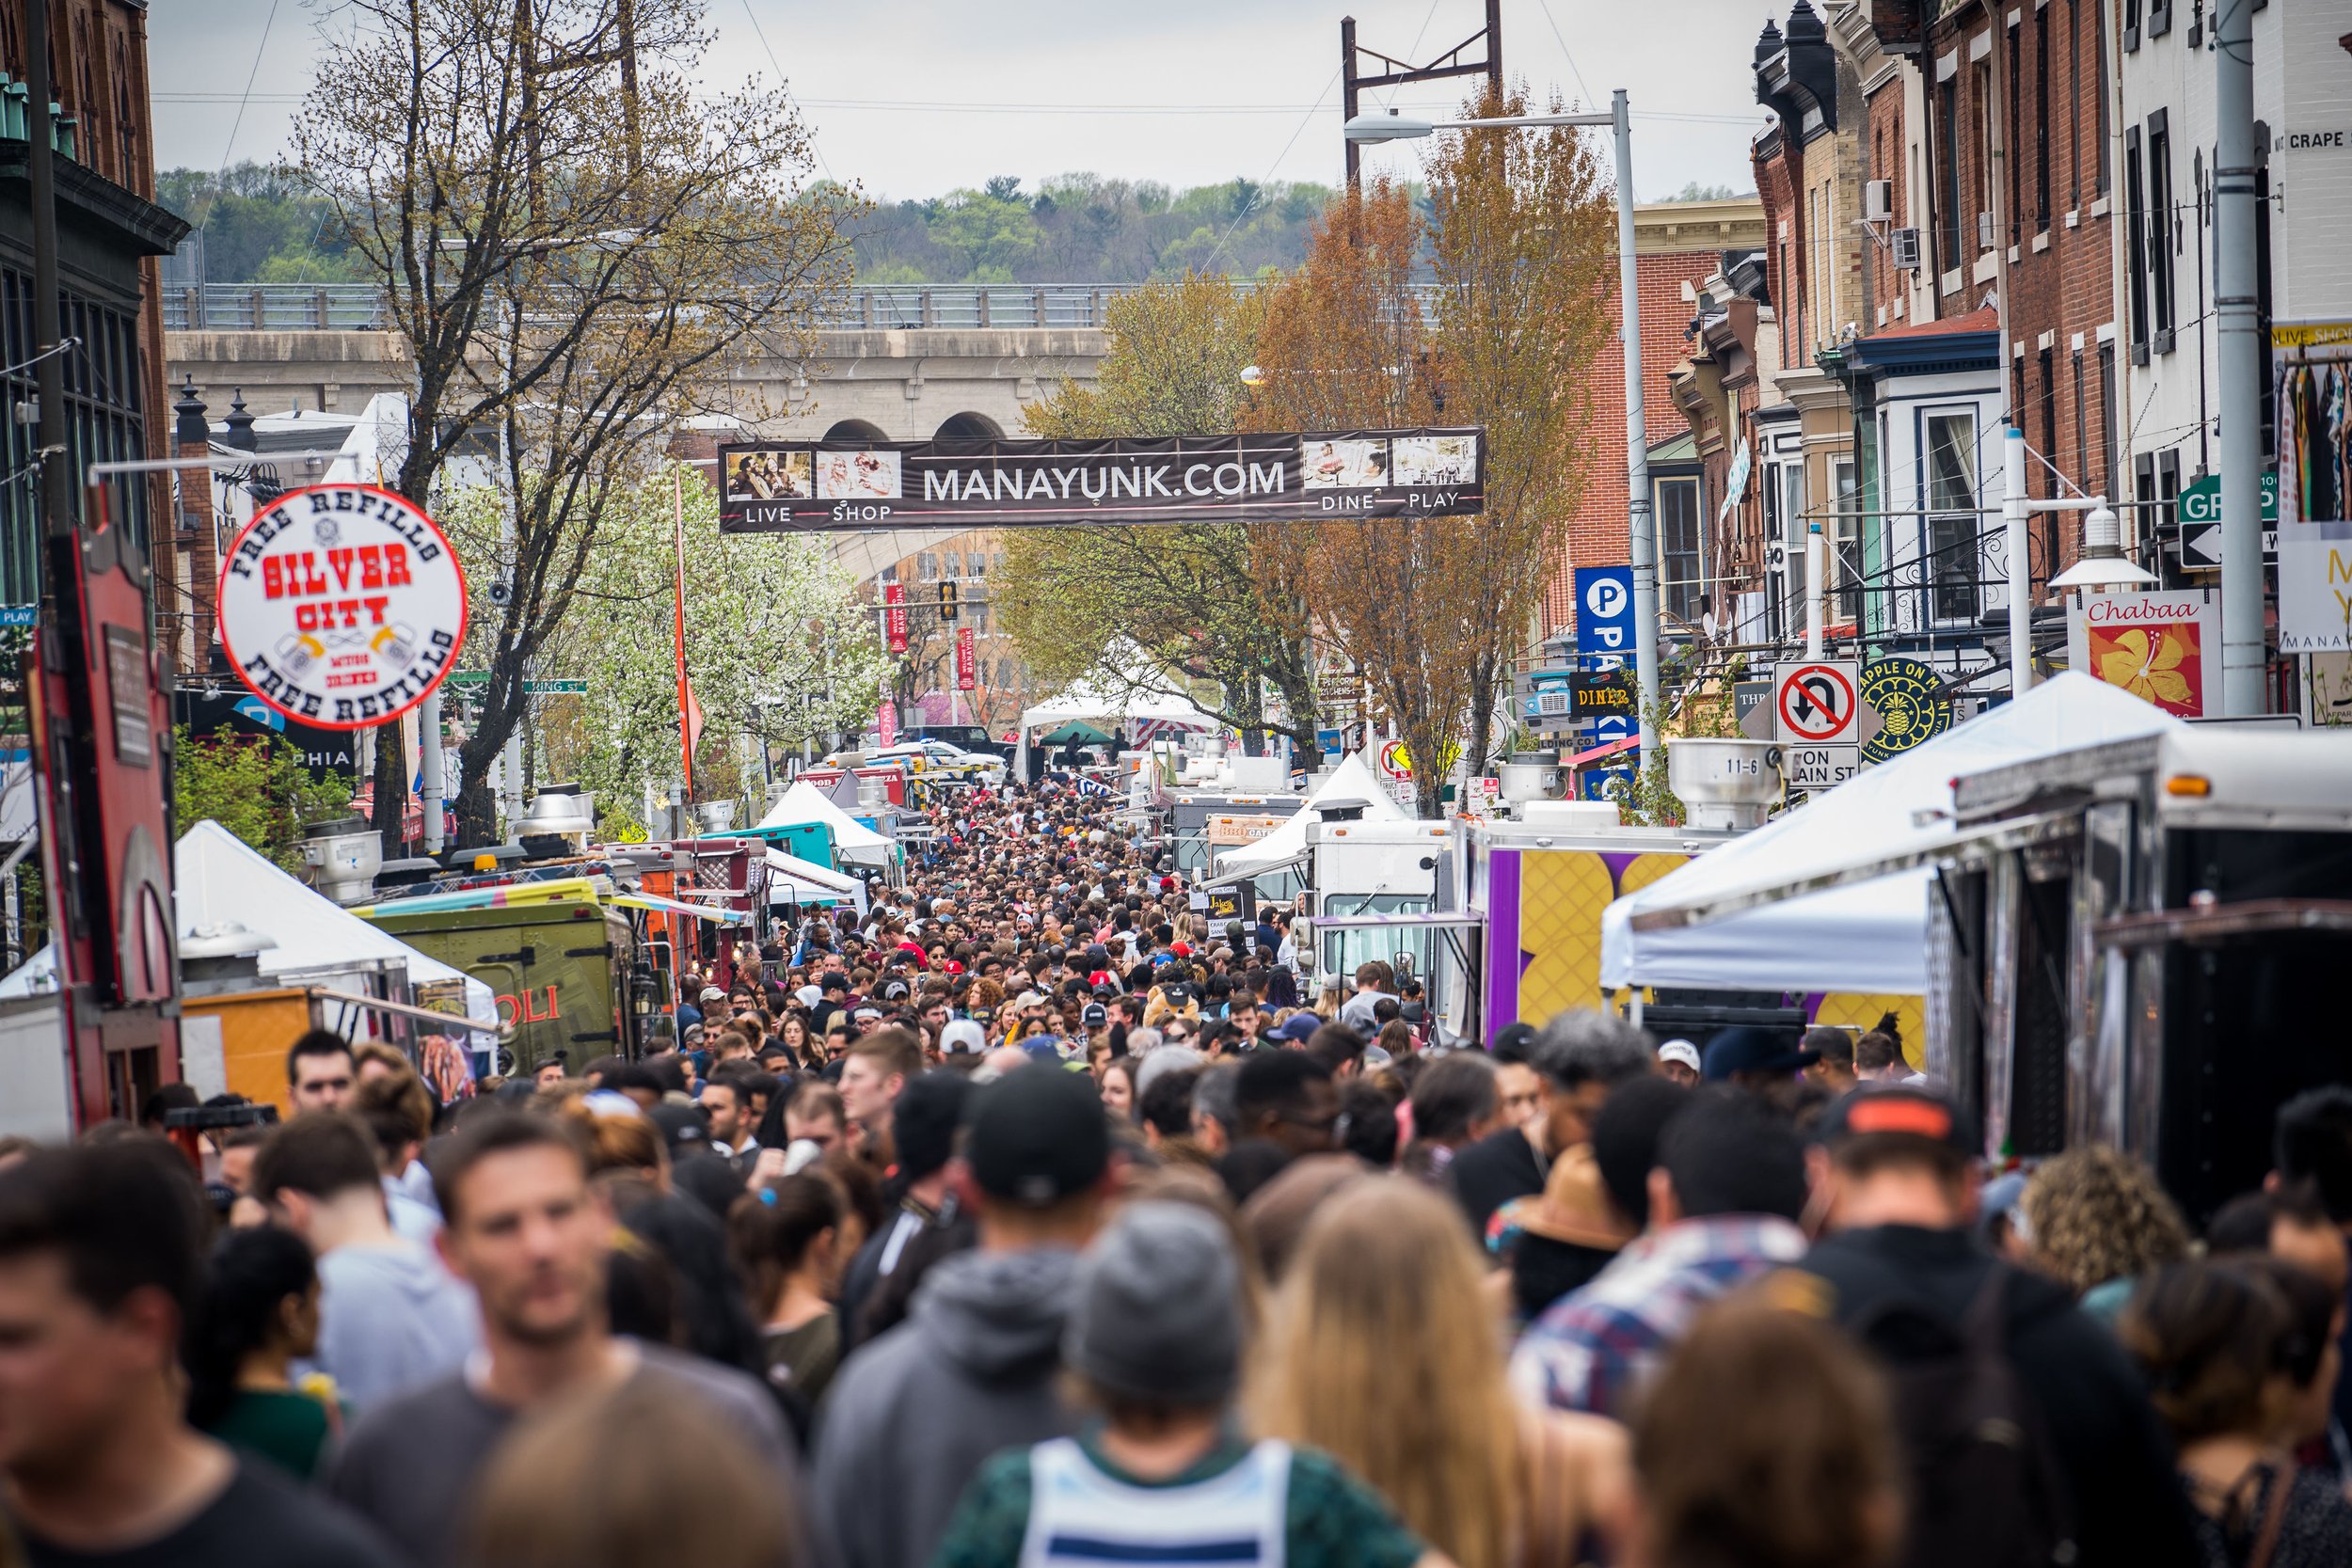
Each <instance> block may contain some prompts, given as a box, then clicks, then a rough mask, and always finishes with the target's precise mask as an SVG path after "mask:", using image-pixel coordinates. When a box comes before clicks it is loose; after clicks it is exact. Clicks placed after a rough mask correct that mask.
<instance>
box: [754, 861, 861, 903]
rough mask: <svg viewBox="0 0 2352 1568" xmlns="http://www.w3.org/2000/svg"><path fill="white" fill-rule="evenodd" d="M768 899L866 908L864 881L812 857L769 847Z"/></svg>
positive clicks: (770, 901)
mask: <svg viewBox="0 0 2352 1568" xmlns="http://www.w3.org/2000/svg"><path fill="white" fill-rule="evenodd" d="M768 902H769V903H771V904H843V903H846V904H850V905H851V906H853V907H854V908H855V909H856V910H857V911H858V913H860V914H864V913H865V912H866V883H865V880H864V879H861V878H857V877H845V876H843V875H842V874H841V873H840V872H838V871H830V870H827V869H826V868H825V867H824V866H821V865H818V864H817V863H815V862H814V861H804V860H803V859H801V857H800V856H798V855H787V854H786V853H785V852H784V851H783V850H781V849H771V850H769V851H768Z"/></svg>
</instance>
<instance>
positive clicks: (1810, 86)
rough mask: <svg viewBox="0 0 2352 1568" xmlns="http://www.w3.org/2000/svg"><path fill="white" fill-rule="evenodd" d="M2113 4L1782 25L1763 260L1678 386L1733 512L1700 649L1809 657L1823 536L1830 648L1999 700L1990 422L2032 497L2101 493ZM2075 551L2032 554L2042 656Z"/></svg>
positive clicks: (1889, 6)
mask: <svg viewBox="0 0 2352 1568" xmlns="http://www.w3.org/2000/svg"><path fill="white" fill-rule="evenodd" d="M2111 3H2112V0H2039V3H2036V0H2016V3H2014V4H2010V5H2002V4H1997V3H1993V4H1988V3H1987V0H1867V3H1866V0H1846V3H1839V0H1827V3H1826V4H1824V5H1823V6H1821V7H1820V8H1818V9H1817V8H1816V7H1815V5H1814V4H1813V3H1811V0H1796V3H1795V4H1794V5H1793V6H1792V7H1791V8H1790V10H1789V11H1788V15H1787V18H1786V20H1785V22H1782V23H1777V24H1775V23H1768V24H1766V26H1765V28H1764V30H1763V32H1762V34H1761V36H1760V37H1759V38H1758V40H1757V41H1756V51H1755V57H1754V69H1755V77H1756V100H1757V102H1758V103H1761V104H1763V105H1764V106H1765V107H1766V109H1767V110H1768V111H1769V112H1770V116H1771V118H1770V119H1769V120H1768V122H1767V123H1766V125H1765V126H1764V127H1763V129H1761V130H1760V131H1759V132H1758V133H1757V134H1756V137H1755V139H1754V142H1753V144H1752V147H1751V154H1752V158H1753V162H1754V166H1755V170H1756V189H1757V193H1758V196H1759V198H1760V199H1761V201H1762V204H1763V208H1764V228H1765V231H1766V234H1765V241H1764V243H1763V245H1761V246H1760V254H1759V255H1758V256H1757V257H1756V258H1755V259H1754V260H1753V261H1741V262H1740V264H1736V265H1727V266H1725V267H1724V269H1723V270H1722V272H1721V273H1720V274H1719V275H1718V276H1716V277H1712V278H1710V279H1708V281H1707V283H1706V284H1705V286H1704V288H1703V292H1702V296H1701V300H1700V304H1701V307H1702V308H1701V309H1699V310H1698V311H1697V312H1695V314H1694V316H1693V318H1692V320H1691V321H1690V325H1689V327H1688V331H1689V341H1688V345H1687V346H1688V354H1687V356H1686V357H1685V358H1684V360H1683V362H1682V363H1681V364H1680V365H1677V367H1676V368H1675V369H1674V371H1673V372H1671V373H1672V376H1673V379H1674V382H1675V385H1676V388H1677V392H1676V397H1677V405H1678V406H1681V407H1682V408H1683V409H1684V410H1685V412H1686V414H1687V415H1689V416H1690V426H1691V438H1692V441H1693V442H1694V443H1695V444H1696V445H1697V447H1698V448H1699V450H1700V451H1701V452H1702V453H1705V454H1707V459H1706V460H1707V461H1708V462H1713V463H1720V466H1721V467H1720V471H1721V472H1722V474H1723V476H1724V478H1723V480H1722V482H1721V485H1722V487H1721V488H1719V489H1718V490H1717V491H1716V492H1714V493H1715V494H1716V495H1717V496H1718V498H1719V499H1718V500H1717V502H1716V504H1717V505H1718V506H1719V507H1722V506H1723V505H1724V501H1723V499H1721V498H1724V497H1728V498H1729V500H1730V503H1731V504H1730V505H1729V506H1728V507H1727V508H1724V515H1722V516H1721V518H1720V520H1719V521H1718V522H1717V523H1716V526H1717V527H1718V528H1719V531H1720V532H1721V534H1722V538H1721V539H1720V540H1719V541H1718V542H1716V543H1714V544H1713V545H1712V546H1710V551H1711V553H1710V560H1711V561H1712V562H1714V564H1712V565H1710V567H1709V571H1710V572H1711V573H1719V574H1720V578H1719V579H1717V580H1715V581H1710V587H1713V586H1717V585H1718V583H1719V585H1720V588H1721V590H1722V591H1721V592H1720V593H1719V594H1714V595H1712V605H1713V607H1714V609H1715V610H1716V616H1717V620H1716V625H1715V626H1714V628H1713V637H1714V641H1716V642H1717V643H1719V644H1721V645H1723V646H1724V647H1726V648H1740V649H1744V650H1747V651H1748V652H1750V654H1751V655H1752V656H1760V657H1762V658H1764V659H1766V660H1769V658H1770V657H1771V655H1772V652H1773V651H1776V650H1779V649H1782V648H1786V647H1788V645H1790V644H1792V643H1793V642H1794V641H1796V640H1797V639H1798V638H1800V637H1801V636H1802V635H1803V630H1804V614H1805V607H1804V561H1805V536H1806V533H1807V531H1809V530H1810V529H1811V528H1812V527H1813V526H1815V525H1817V524H1818V525H1819V527H1820V531H1821V533H1822V535H1823V538H1824V542H1825V544H1826V546H1827V556H1826V560H1827V574H1826V589H1827V593H1826V594H1825V600H1826V603H1825V623H1826V626H1827V629H1828V635H1829V637H1830V639H1831V641H1832V645H1833V651H1834V652H1840V653H1851V654H1858V655H1860V656H1862V657H1875V656H1879V655H1884V654H1904V655H1909V656H1911V657H1919V658H1922V659H1925V660H1927V661H1929V662H1931V663H1932V664H1934V665H1935V666H1937V667H1938V668H1939V669H1941V670H1943V671H1944V672H1946V673H1947V675H1948V676H1951V677H1954V678H1959V679H1966V678H1968V677H1974V676H1980V677H1981V678H1979V679H1975V680H1972V681H1970V683H1969V686H1968V689H1969V690H1970V691H1972V692H1975V693H1981V694H1994V693H1998V692H2000V691H2003V690H2005V689H2006V685H2007V680H2006V674H2005V673H2004V672H2005V670H2006V664H2007V657H2008V650H2007V614H2008V578H2009V571H2008V562H2007V557H2006V550H2005V541H2004V538H2003V535H2002V531H2001V528H2000V526H1999V513H2000V504H2001V499H2002V483H2003V481H2002V474H2001V462H2000V450H2001V449H2000V438H2001V433H2002V429H2003V427H2004V425H2005V424H2006V423H2007V422H2008V421H2010V420H2012V419H2013V420H2016V422H2017V423H2018V425H2019V427H2020V428H2021V429H2022V430H2023V431H2024V433H2025V436H2026V442H2027V444H2028V446H2029V448H2030V449H2031V450H2032V451H2033V452H2034V453H2035V454H2036V455H2035V457H2034V458H2033V459H2032V460H2031V461H2030V463H2029V467H2030V468H2031V479H2030V486H2031V492H2032V494H2034V495H2036V496H2044V497H2046V496H2053V495H2057V494H2059V493H2061V491H2063V493H2068V494H2072V493H2074V491H2075V490H2076V489H2079V490H2080V491H2082V492H2085V493H2095V492H2102V491H2106V490H2109V489H2111V488H2112V486H2111V483H2110V479H2109V476H2110V475H2111V474H2113V473H2115V472H2116V471H2118V468H2119V465H2120V461H2121V460H2120V458H2119V456H2118V452H2119V451H2120V450H2121V449H2120V446H2119V430H2120V426H2119V422H2118V411H2119V409H2120V408H2121V407H2122V366H2121V364H2120V363H2119V353H2120V350H2119V346H2118V341H2117V340H2118V332H2119V323H2118V312H2117V309H2116V304H2115V301H2116V297H2117V296H2116V283H2115V279H2116V276H2117V271H2116V236H2117V228H2118V226H2117V225H2116V224H2115V222H2114V221H2113V219H2112V217H2111V213H2112V210H2113V207H2114V200H2113V197H2112V194H2111V190H2110V187H2111V185H2112V183H2113V180H2114V171H2115V166H2116V164H2117V161H2118V160H2117V159H2116V157H2115V155H2114V154H2115V151H2116V147H2115V143H2116V142H2117V141H2118V140H2119V138H2117V137H2116V136H2115V135H2113V134H2112V131H2113V116H2112V112H2111V111H2112V93H2113V87H2114V73H2113V61H2114V57H2115V56H2114V53H2113V50H2112V46H2111V43H2110V38H2111V31H2110V30H2111V27H2112V24H2113V19H2112V17H2111V16H2109V15H2108V13H2107V11H2106V5H2108V4H2111ZM2279 3H2280V4H2284V3H2285V0H2279ZM2061 476H2062V477H2061ZM1741 480H1744V483H1740V481H1741ZM1711 516H1712V515H1711V514H1710V517H1711ZM2076 527H2077V525H2076V524H2075V522H2074V520H2073V519H2072V518H2071V517H2058V516H2054V517H2044V518H2042V519H2038V520H2037V522H2036V524H2035V527H2034V530H2033V532H2032V535H2031V538H2030V540H2029V546H2030V547H2029V550H2028V569H2029V575H2030V579H2031V581H2032V583H2033V585H2034V586H2033V588H2032V590H2031V592H2032V594H2033V596H2034V602H2035V605H2036V614H2035V619H2034V627H2035V631H2034V641H2035V644H2036V647H2037V649H2038V650H2042V651H2043V652H2044V653H2045V654H2046V653H2048V652H2050V651H2052V650H2055V649H2057V648H2058V646H2059V645H2060V644H2061V643H2062V640H2063V617H2062V612H2061V610H2060V609H2059V608H2058V603H2057V598H2056V595H2054V594H2051V593H2050V591H2049V590H2048V589H2047V587H2046V584H2047V582H2048V580H2049V578H2051V577H2052V576H2054V575H2055V574H2056V573H2058V571H2062V570H2063V569H2064V568H2065V566H2066V565H2067V564H2069V563H2070V562H2072V561H2073V560H2074V556H2075V554H2076V552H2077V551H2078V549H2079V539H2078V537H2077V535H2076ZM1670 629H1671V628H1670Z"/></svg>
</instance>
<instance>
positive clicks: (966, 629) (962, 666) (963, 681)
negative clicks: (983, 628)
mask: <svg viewBox="0 0 2352 1568" xmlns="http://www.w3.org/2000/svg"><path fill="white" fill-rule="evenodd" d="M978 662H979V661H978V660H977V658H976V657H974V652H973V647H972V628H971V627H970V626H958V627H957V628H956V689H957V690H958V691H971V690H974V689H977V687H978V685H979V668H978Z"/></svg>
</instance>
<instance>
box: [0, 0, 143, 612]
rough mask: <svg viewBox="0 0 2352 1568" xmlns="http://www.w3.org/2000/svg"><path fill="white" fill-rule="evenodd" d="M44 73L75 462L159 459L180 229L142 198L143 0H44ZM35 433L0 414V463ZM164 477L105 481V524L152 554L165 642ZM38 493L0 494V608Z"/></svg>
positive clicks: (4, 236)
mask: <svg viewBox="0 0 2352 1568" xmlns="http://www.w3.org/2000/svg"><path fill="white" fill-rule="evenodd" d="M49 45H50V47H49V71H50V82H51V95H52V98H53V101H54V102H56V103H58V104H59V105H60V107H61V113H60V116H59V118H58V119H57V120H56V138H55V140H56V150H57V152H58V153H59V156H58V158H57V160H56V171H57V203H56V205H57V229H58V257H59V271H60V281H61V283H62V288H61V291H60V292H61V293H62V295H63V298H62V301H61V303H62V306H63V316H64V329H65V333H66V335H67V336H68V337H71V338H75V339H78V340H79V343H78V345H77V346H76V347H75V348H74V349H73V350H72V352H71V353H69V354H68V355H67V356H65V365H64V376H65V399H66V421H67V439H68V441H69V443H70V444H71V446H72V463H73V464H74V466H75V481H74V491H75V494H76V495H79V494H80V490H81V482H80V468H81V467H82V466H83V465H85V464H87V463H90V462H97V461H102V460H105V459H120V458H135V457H161V456H163V455H165V454H166V453H167V451H168V450H169V442H170V430H169V419H168V417H167V408H168V406H169V400H168V399H167V398H166V396H165V395H164V355H163V336H164V335H163V314H162V305H161V295H160V293H159V291H158V288H157V276H158V275H157V270H156V258H158V257H160V256H164V255H167V254H169V252H170V251H171V248H172V247H173V246H174V245H177V244H178V243H179V241H180V238H181V236H182V235H183V234H184V233H185V232H186V231H187V226H186V225H185V224H184V223H183V222H181V221H180V220H179V219H178V218H176V217H174V216H173V215H172V214H169V213H167V212H165V211H164V210H163V209H162V208H160V207H157V206H155V205H154V196H155V149H154V141H153V137H152V135H151V125H150V121H149V118H148V83H147V7H146V6H145V5H144V4H143V3H139V0H51V4H50V7H49ZM25 47H26V45H25V15H24V0H0V72H6V75H7V82H8V86H7V87H6V89H5V96H4V97H0V103H5V110H4V111H0V300H4V301H5V309H0V364H5V365H10V366H17V365H22V364H24V361H26V360H28V359H30V358H31V357H32V354H33V349H32V346H31V344H32V330H33V314H32V271H33V250H32V211H31V187H30V184H29V176H28V174H27V171H26V144H25V141H24V136H25V135H26V121H25V103H24V90H25V89H24V83H25V79H26V71H27V64H28V56H27V55H26V53H25ZM34 380H35V372H33V371H32V370H31V369H30V368H26V369H24V370H22V371H21V372H17V373H14V374H11V375H8V376H7V377H5V378H0V396H5V398H6V400H7V401H8V403H9V404H11V405H13V404H17V403H20V402H21V403H24V404H31V403H32V402H34V400H35V397H36V391H35V385H34ZM34 444H35V431H34V428H33V427H32V426H30V425H24V424H18V423H16V422H15V421H13V420H8V421H0V471H6V472H8V473H16V472H18V471H20V470H22V469H23V468H24V466H25V465H26V464H27V463H28V462H29V461H30V460H31V457H32V449H33V446H34ZM170 495H171V489H170V485H169V483H168V482H167V480H165V479H163V478H160V477H159V478H156V479H154V480H152V481H150V482H148V483H122V484H119V486H117V488H116V489H115V490H114V492H113V497H112V505H113V506H114V507H115V508H116V509H117V511H118V515H116V516H115V517H114V519H113V520H114V521H115V522H116V523H118V524H119V525H120V526H121V527H123V528H124V529H125V531H126V535H127V537H128V538H129V539H130V540H131V541H132V542H133V543H134V544H135V545H136V546H138V547H139V548H140V549H141V550H142V551H146V552H148V553H149V555H150V558H151V565H152V566H153V568H154V572H155V591H154V610H155V612H156V614H157V616H158V625H159V627H160V628H161V632H162V641H164V642H165V645H166V647H167V649H169V648H171V646H172V644H173V641H174V630H175V628H176V627H177V626H179V624H180V623H179V612H180V611H181V610H183V609H184V605H185V602H186V583H185V580H184V578H185V573H184V571H183V568H182V566H181V565H180V562H179V555H178V550H177V548H176V543H177V541H176V538H175V531H174V529H173V528H171V527H169V526H165V527H160V528H159V527H157V526H155V525H156V523H157V522H158V520H161V519H167V518H168V517H169V516H170V515H171V509H170ZM35 499H36V498H35V495H34V490H33V487H32V486H30V485H28V484H11V485H8V486H7V487H6V488H5V490H0V604H5V605H8V606H24V605H29V604H31V603H32V602H34V600H35V598H36V597H37V596H38V594H39V592H40V568H39V561H38V537H39V536H38V531H37V523H36V518H35Z"/></svg>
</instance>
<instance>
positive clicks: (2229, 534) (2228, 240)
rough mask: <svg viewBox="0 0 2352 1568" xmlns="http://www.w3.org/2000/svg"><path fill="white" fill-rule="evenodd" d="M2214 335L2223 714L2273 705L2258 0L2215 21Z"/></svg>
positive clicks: (2228, 8)
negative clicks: (2266, 572) (2259, 249)
mask: <svg viewBox="0 0 2352 1568" xmlns="http://www.w3.org/2000/svg"><path fill="white" fill-rule="evenodd" d="M2213 38H2214V47H2213V57H2214V70H2215V72H2216V77H2215V91H2214V109H2215V114H2216V117H2217V125H2216V133H2217V134H2216V137H2215V145H2214V181H2213V188H2214V249H2215V253H2216V254H2215V268H2214V279H2215V288H2214V321H2215V331H2214V336H2215V338H2216V339H2217V342H2218V346H2219V349H2220V376H2219V391H2220V400H2219V401H2220V407H2221V711H2222V712H2223V713H2224V714H2226V715H2228V716H2229V717H2231V718H2233V719H2245V718H2250V717H2252V716H2253V715H2256V714H2260V713H2263V712H2265V711H2267V710H2268V708H2269V705H2270V704H2269V696H2268V691H2267V676H2268V673H2269V669H2268V666H2269V642H2268V639H2267V637H2266V636H2265V634H2264V630H2263V521H2262V472H2261V469H2262V451H2263V446H2262V396H2263V341H2262V320H2261V315H2260V309H2259V298H2260V293H2261V280H2260V279H2259V278H2258V277H2256V276H2255V274H2256V266H2255V253H2254V224H2255V216H2256V214H2255V210H2254V203H2255V201H2256V199H2257V198H2256V196H2255V159H2256V157H2257V155H2258V154H2257V152H2256V150H2255V147H2254V4H2253V0H2217V5H2216V7H2215V10H2214V19H2213Z"/></svg>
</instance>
